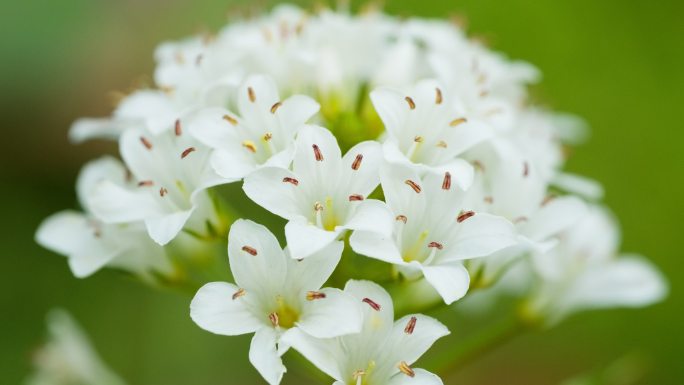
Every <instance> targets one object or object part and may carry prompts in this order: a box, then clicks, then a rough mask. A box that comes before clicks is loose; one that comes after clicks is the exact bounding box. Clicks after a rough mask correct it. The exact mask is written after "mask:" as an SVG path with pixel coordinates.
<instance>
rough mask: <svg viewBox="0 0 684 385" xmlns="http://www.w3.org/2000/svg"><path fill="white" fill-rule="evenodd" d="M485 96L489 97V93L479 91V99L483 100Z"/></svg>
mask: <svg viewBox="0 0 684 385" xmlns="http://www.w3.org/2000/svg"><path fill="white" fill-rule="evenodd" d="M487 95H489V91H487V90H482V91H480V97H481V98H484V97H485V96H487Z"/></svg>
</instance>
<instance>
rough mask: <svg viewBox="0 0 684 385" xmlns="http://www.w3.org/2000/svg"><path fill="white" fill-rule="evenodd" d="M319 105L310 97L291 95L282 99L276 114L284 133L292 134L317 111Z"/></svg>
mask: <svg viewBox="0 0 684 385" xmlns="http://www.w3.org/2000/svg"><path fill="white" fill-rule="evenodd" d="M320 108H321V106H320V105H319V104H318V103H317V102H316V101H315V100H313V99H312V98H310V97H308V96H304V95H293V96H290V97H289V98H287V99H285V100H284V101H283V104H282V105H281V106H280V108H278V111H277V112H276V115H277V117H278V120H279V121H280V125H281V127H282V128H283V129H285V130H287V132H285V135H294V134H295V133H296V131H297V130H299V129H300V128H301V127H302V126H303V125H304V124H305V123H306V122H307V121H308V120H309V119H311V117H313V116H314V115H316V113H318V110H319V109H320Z"/></svg>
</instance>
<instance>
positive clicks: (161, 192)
mask: <svg viewBox="0 0 684 385" xmlns="http://www.w3.org/2000/svg"><path fill="white" fill-rule="evenodd" d="M168 193H169V190H167V189H166V187H162V188H160V189H159V196H161V197H163V196H165V195H166V194H168Z"/></svg>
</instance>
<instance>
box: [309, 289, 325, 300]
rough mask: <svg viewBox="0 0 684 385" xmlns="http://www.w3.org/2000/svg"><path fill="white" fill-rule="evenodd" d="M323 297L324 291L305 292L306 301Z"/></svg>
mask: <svg viewBox="0 0 684 385" xmlns="http://www.w3.org/2000/svg"><path fill="white" fill-rule="evenodd" d="M325 297H326V295H325V293H321V292H320V291H307V292H306V300H307V301H314V300H317V299H323V298H325Z"/></svg>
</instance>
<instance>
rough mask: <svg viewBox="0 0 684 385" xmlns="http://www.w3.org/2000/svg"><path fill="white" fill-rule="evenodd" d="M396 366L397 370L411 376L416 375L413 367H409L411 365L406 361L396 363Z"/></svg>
mask: <svg viewBox="0 0 684 385" xmlns="http://www.w3.org/2000/svg"><path fill="white" fill-rule="evenodd" d="M397 368H399V370H400V371H401V372H402V373H404V374H405V375H407V376H409V377H412V378H413V377H415V376H416V372H414V371H413V369H411V367H410V366H409V365H408V364H407V363H406V361H401V362H400V363H399V365H397Z"/></svg>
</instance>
